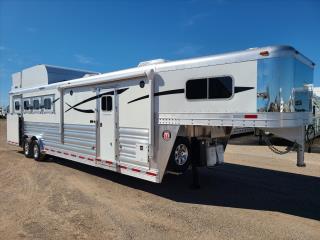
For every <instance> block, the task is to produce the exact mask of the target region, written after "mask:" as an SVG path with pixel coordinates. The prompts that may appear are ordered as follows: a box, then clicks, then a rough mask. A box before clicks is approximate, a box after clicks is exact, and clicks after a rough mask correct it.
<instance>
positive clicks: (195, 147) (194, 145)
mask: <svg viewBox="0 0 320 240" xmlns="http://www.w3.org/2000/svg"><path fill="white" fill-rule="evenodd" d="M191 149H192V153H193V154H192V156H191V167H192V185H191V188H192V189H199V188H200V184H199V172H198V168H197V158H200V151H199V150H200V149H199V142H198V141H197V138H195V137H193V138H191Z"/></svg>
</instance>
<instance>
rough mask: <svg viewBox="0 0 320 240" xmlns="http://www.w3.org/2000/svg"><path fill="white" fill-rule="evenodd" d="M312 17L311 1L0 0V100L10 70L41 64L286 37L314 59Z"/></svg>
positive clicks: (315, 14) (126, 62)
mask: <svg viewBox="0 0 320 240" xmlns="http://www.w3.org/2000/svg"><path fill="white" fill-rule="evenodd" d="M319 24H320V1H317V0H292V1H289V0H282V1H281V0H279V1H276V0H269V1H258V0H255V1H249V0H247V1H236V0H211V1H209V0H208V1H200V0H189V1H169V0H167V1H166V0H162V1H138V0H136V1H103V0H91V1H89V0H78V1H76V0H73V1H71V0H70V1H67V0H65V1H62V0H60V1H59V0H58V1H53V0H51V1H46V0H24V1H15V0H0V104H7V102H8V101H7V98H8V97H7V93H8V91H9V89H10V86H11V74H12V73H14V72H17V71H20V70H22V69H24V68H27V67H30V66H33V65H36V64H41V63H45V64H52V65H58V66H66V67H73V68H82V69H88V70H94V71H98V72H108V71H112V70H117V69H123V68H127V67H132V66H136V65H137V64H138V63H139V62H140V61H144V60H149V59H154V58H165V59H169V60H174V59H181V58H189V57H195V56H201V55H210V54H215V53H223V52H228V51H234V50H241V49H247V48H250V47H259V46H267V45H277V44H286V45H287V44H288V45H292V46H294V47H295V48H296V49H298V50H299V51H300V52H302V53H303V54H304V55H306V56H307V57H309V58H310V59H312V60H313V61H314V62H315V63H316V64H317V65H320V27H319ZM315 82H316V85H320V71H319V66H316V70H315Z"/></svg>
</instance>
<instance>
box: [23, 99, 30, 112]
mask: <svg viewBox="0 0 320 240" xmlns="http://www.w3.org/2000/svg"><path fill="white" fill-rule="evenodd" d="M23 109H24V110H29V109H30V102H29V100H26V101H23Z"/></svg>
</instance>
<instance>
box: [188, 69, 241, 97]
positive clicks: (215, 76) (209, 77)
mask: <svg viewBox="0 0 320 240" xmlns="http://www.w3.org/2000/svg"><path fill="white" fill-rule="evenodd" d="M220 77H230V78H231V80H232V86H231V88H232V94H231V96H230V97H228V98H209V79H211V78H220ZM200 79H206V80H207V98H200V99H190V98H187V82H188V81H191V80H200ZM234 86H235V85H234V77H233V75H231V74H228V75H214V76H207V77H197V78H190V79H188V80H187V81H186V82H185V91H184V92H185V93H184V95H185V98H186V99H187V101H191V102H193V101H225V100H231V99H232V98H233V97H234Z"/></svg>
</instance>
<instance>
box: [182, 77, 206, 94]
mask: <svg viewBox="0 0 320 240" xmlns="http://www.w3.org/2000/svg"><path fill="white" fill-rule="evenodd" d="M207 81H208V80H207V78H203V79H192V80H189V81H187V83H186V97H187V99H206V98H207V95H208V90H207V86H208V83H207Z"/></svg>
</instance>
